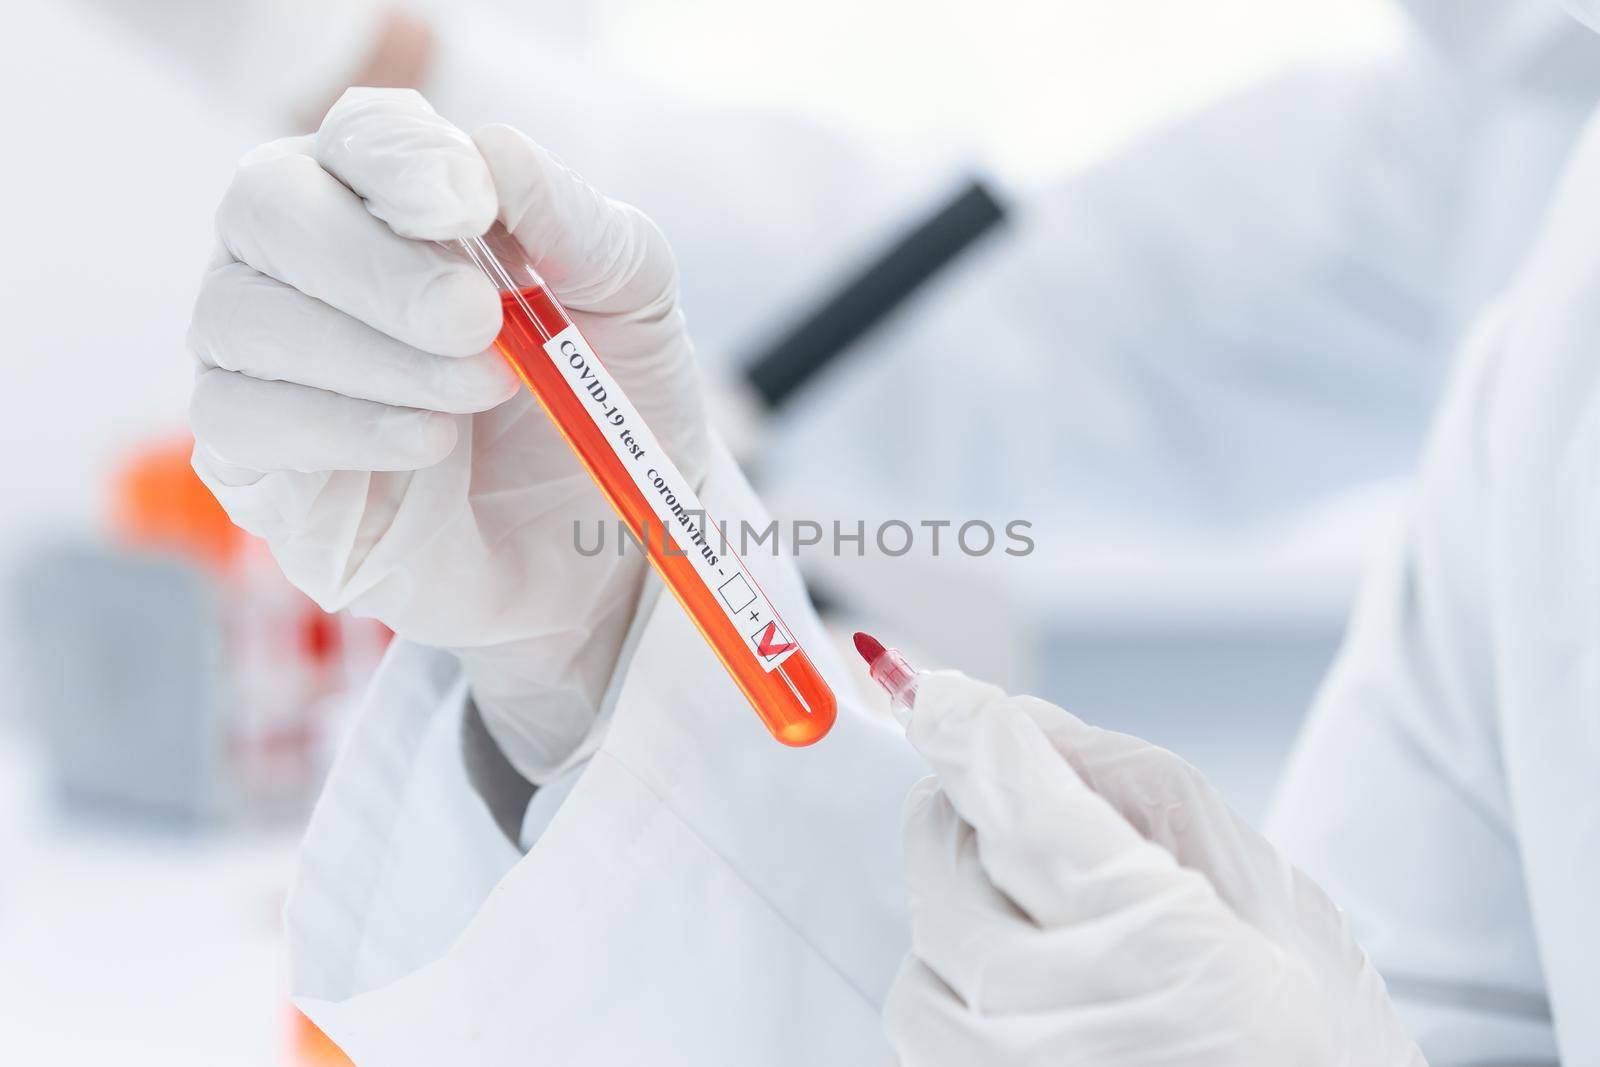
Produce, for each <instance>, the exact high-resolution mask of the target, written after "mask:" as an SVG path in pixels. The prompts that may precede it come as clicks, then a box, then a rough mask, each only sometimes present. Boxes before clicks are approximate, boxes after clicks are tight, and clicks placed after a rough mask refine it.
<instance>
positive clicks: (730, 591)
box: [717, 574, 756, 611]
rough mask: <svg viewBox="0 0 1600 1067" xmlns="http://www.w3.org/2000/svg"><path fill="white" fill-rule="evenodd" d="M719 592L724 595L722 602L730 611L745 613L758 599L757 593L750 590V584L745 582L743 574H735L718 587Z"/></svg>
mask: <svg viewBox="0 0 1600 1067" xmlns="http://www.w3.org/2000/svg"><path fill="white" fill-rule="evenodd" d="M717 592H719V593H721V594H722V602H723V603H724V604H726V605H728V610H730V611H743V610H744V609H745V608H747V607H749V606H750V605H751V604H752V603H753V602H754V601H755V599H756V591H755V590H754V589H751V588H750V583H749V582H747V581H745V580H744V575H742V574H735V575H734V576H733V577H732V578H729V579H728V580H727V581H725V582H723V583H722V584H721V585H720V586H718V587H717Z"/></svg>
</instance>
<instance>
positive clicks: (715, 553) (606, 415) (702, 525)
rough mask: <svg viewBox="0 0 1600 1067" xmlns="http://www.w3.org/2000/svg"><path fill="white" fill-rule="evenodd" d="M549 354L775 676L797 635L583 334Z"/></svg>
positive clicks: (559, 337) (573, 330) (570, 335)
mask: <svg viewBox="0 0 1600 1067" xmlns="http://www.w3.org/2000/svg"><path fill="white" fill-rule="evenodd" d="M544 351H545V355H547V356H549V357H550V361H551V362H552V363H554V364H555V366H556V369H557V370H559V371H560V372H561V376H562V377H563V378H565V379H566V381H567V384H568V385H570V386H571V387H572V391H573V393H575V394H576V395H577V396H578V398H579V399H580V400H585V401H587V402H586V403H585V404H584V405H583V409H584V410H585V411H587V412H588V413H589V417H590V418H591V419H593V420H594V424H595V426H597V427H598V428H599V430H600V433H601V436H603V437H604V438H605V439H606V440H607V441H608V442H610V444H611V450H612V451H613V452H615V453H616V455H617V458H618V459H619V460H621V461H622V466H623V469H624V470H626V471H627V472H628V477H630V478H632V479H633V484H634V485H636V486H638V487H639V492H641V493H643V494H644V498H645V500H646V501H648V502H649V504H650V510H652V511H654V512H655V515H656V518H657V519H659V520H661V524H662V527H663V528H664V529H666V530H668V531H670V532H671V533H672V538H673V540H674V541H676V542H677V543H678V550H679V551H681V552H682V553H683V554H684V556H685V557H686V558H687V559H688V560H689V562H690V563H692V564H693V565H694V570H695V573H696V574H698V575H699V576H700V580H701V581H702V582H704V583H705V585H706V588H707V589H709V590H710V591H711V593H712V596H713V599H715V600H716V602H717V606H718V607H720V608H721V609H722V612H723V614H725V615H726V616H728V619H729V621H730V622H732V623H733V626H734V629H736V630H738V631H739V633H741V634H743V635H744V639H745V643H746V644H747V645H749V646H750V652H751V654H752V655H754V656H755V658H756V662H757V663H759V664H761V666H762V668H763V669H765V670H768V671H770V670H772V669H773V668H774V667H776V666H777V665H778V664H780V663H782V662H783V661H784V660H786V659H788V658H789V656H790V655H792V654H793V653H794V651H795V650H796V649H797V648H798V647H799V646H798V645H797V644H796V643H795V640H794V635H793V634H791V633H790V632H789V630H788V628H787V627H785V626H784V625H783V620H782V619H780V618H779V617H778V612H777V610H776V609H775V608H773V606H772V602H771V601H769V600H768V599H767V598H766V595H765V594H764V593H762V591H761V587H760V586H759V585H757V584H756V581H755V579H754V578H753V577H751V575H750V572H749V571H748V570H746V569H745V565H744V563H743V561H742V560H740V559H739V557H738V556H737V555H735V554H734V552H733V549H732V548H731V547H729V546H728V544H727V543H726V539H725V538H724V536H723V532H722V531H721V530H720V529H718V528H717V527H716V526H715V525H713V523H712V520H711V518H710V516H708V515H707V514H706V509H705V506H704V505H702V504H701V503H700V498H699V497H698V496H696V495H695V491H694V489H693V488H692V487H691V486H690V485H689V479H688V478H685V477H684V476H683V473H682V472H681V471H679V470H678V468H677V465H676V464H674V463H673V462H672V460H671V459H670V458H668V456H667V453H666V450H665V449H663V448H662V447H661V443H660V442H659V441H657V440H656V438H655V435H654V434H652V433H651V432H650V427H648V426H646V425H645V423H644V419H643V418H642V417H641V416H640V415H639V412H638V410H637V409H636V408H635V407H634V406H633V404H632V403H631V402H630V401H629V400H628V397H627V394H626V393H624V392H623V391H622V387H621V386H619V385H618V384H617V382H616V379H614V378H612V377H611V375H610V373H609V372H607V371H606V369H605V367H603V366H602V365H601V364H600V361H599V360H598V359H596V358H595V354H594V350H593V349H591V348H590V347H589V345H588V342H586V341H584V339H583V335H582V334H581V333H579V332H578V328H577V327H576V326H568V327H567V328H566V329H565V330H562V331H561V332H560V333H558V334H556V335H555V336H554V337H552V338H550V340H548V341H546V342H545V343H544ZM645 532H646V535H649V534H650V532H651V531H648V530H647V531H645ZM657 536H659V531H657Z"/></svg>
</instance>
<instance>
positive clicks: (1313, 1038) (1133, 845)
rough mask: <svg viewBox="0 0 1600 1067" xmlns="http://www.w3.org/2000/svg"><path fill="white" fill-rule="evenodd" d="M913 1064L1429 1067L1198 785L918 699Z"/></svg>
mask: <svg viewBox="0 0 1600 1067" xmlns="http://www.w3.org/2000/svg"><path fill="white" fill-rule="evenodd" d="M907 735H908V737H909V738H910V739H911V741H912V743H913V744H914V745H915V746H916V747H917V749H918V750H919V751H921V753H922V754H923V756H924V757H925V758H927V760H928V761H929V763H930V764H931V765H932V766H933V768H934V770H935V772H936V773H937V777H936V778H930V779H926V780H925V781H923V782H922V783H919V785H918V786H917V788H916V789H914V790H913V791H912V794H911V797H910V799H909V800H908V802H907V816H906V831H905V833H906V866H907V874H908V879H909V884H910V891H911V916H912V918H911V924H912V930H911V936H912V954H911V956H910V957H909V958H908V959H907V961H906V963H905V965H904V966H903V967H902V968H901V971H900V974H899V975H898V976H897V978H896V980H895V984H894V987H893V989H892V990H891V992H890V995H889V1001H888V1004H887V1006H886V1008H885V1016H886V1024H887V1027H888V1030H889V1034H890V1038H891V1040H892V1041H893V1043H894V1045H895V1047H896V1049H897V1050H898V1051H899V1054H900V1056H901V1057H902V1060H903V1062H905V1063H908V1064H915V1065H929V1064H931V1065H944V1064H949V1065H952V1067H955V1065H960V1067H968V1065H970V1064H984V1065H986V1067H987V1065H995V1064H1051V1065H1054V1064H1063V1063H1071V1064H1075V1065H1081V1067H1102V1065H1103V1067H1110V1065H1116V1067H1132V1065H1136V1064H1137V1065H1153V1064H1162V1065H1177V1064H1183V1065H1186V1067H1206V1065H1215V1067H1254V1065H1257V1064H1259V1065H1262V1067H1284V1065H1289V1064H1293V1065H1294V1067H1319V1065H1334V1064H1338V1065H1352V1067H1353V1065H1357V1064H1361V1065H1372V1067H1378V1065H1384V1067H1399V1065H1420V1064H1422V1063H1423V1060H1422V1055H1421V1053H1419V1052H1418V1051H1417V1049H1416V1046H1415V1045H1413V1044H1412V1043H1411V1041H1410V1040H1409V1039H1408V1038H1407V1037H1406V1035H1405V1033H1404V1032H1403V1031H1402V1030H1401V1028H1400V1025H1399V1023H1398V1022H1397V1021H1396V1019H1395V1016H1394V1014H1393V1013H1392V1011H1391V1009H1390V1005H1389V999H1388V994H1387V992H1386V991H1385V989H1384V984H1383V981H1382V979H1381V978H1379V977H1378V975H1377V973H1376V972H1375V971H1373V969H1372V967H1371V966H1370V965H1369V964H1368V962H1367V959H1366V956H1365V955H1364V954H1363V953H1362V951H1361V949H1360V948H1359V947H1358V946H1357V945H1356V944H1355V943H1354V942H1353V941H1352V940H1351V939H1350V936H1349V934H1348V933H1347V931H1346V929H1345V926H1344V923H1343V920H1342V918H1341V916H1340V914H1339V911H1338V909H1336V908H1335V907H1334V906H1333V904H1332V903H1330V902H1329V900H1328V898H1327V897H1326V896H1324V895H1323V893H1322V892H1321V890H1319V889H1318V888H1317V887H1316V886H1315V885H1314V884H1312V883H1311V882H1310V881H1309V880H1307V879H1306V878H1305V877H1304V876H1303V875H1301V874H1299V873H1298V872H1297V871H1295V870H1294V869H1293V868H1292V867H1290V866H1289V865H1288V864H1287V863H1286V862H1284V860H1283V859H1282V858H1281V857H1280V856H1279V855H1278V854H1277V852H1276V851H1275V850H1274V849H1273V847H1272V846H1271V845H1270V844H1269V843H1268V842H1267V841H1266V839H1264V838H1263V837H1261V836H1260V835H1259V834H1257V833H1256V832H1255V831H1254V830H1252V829H1251V828H1250V827H1249V826H1247V825H1245V823H1244V822H1242V821H1241V820H1240V819H1239V818H1238V817H1237V816H1235V815H1234V814H1233V813H1232V812H1231V811H1229V810H1228V808H1227V806H1226V805H1225V804H1224V803H1223V802H1222V800H1221V799H1220V798H1219V797H1218V796H1217V795H1216V793H1215V792H1213V791H1212V790H1211V788H1210V787H1209V786H1208V785H1207V784H1206V782H1205V780H1204V779H1203V778H1201V777H1200V775H1199V773H1198V772H1196V771H1195V770H1194V769H1193V768H1192V767H1190V766H1189V765H1187V764H1186V763H1184V762H1183V761H1181V760H1179V759H1178V758H1177V757H1175V756H1173V755H1172V754H1171V753H1169V752H1166V751H1164V750H1162V749H1159V748H1156V747H1154V746H1152V745H1149V744H1146V743H1145V742H1143V741H1140V740H1138V739H1137V738H1133V737H1128V736H1126V735H1123V734H1115V733H1110V732H1108V731H1105V730H1099V729H1096V728H1094V727H1092V726H1086V725H1084V724H1083V723H1082V722H1080V721H1078V720H1077V719H1076V718H1074V717H1073V716H1072V715H1069V714H1068V713H1067V712H1065V711H1062V710H1061V709H1060V708H1057V707H1055V706H1053V705H1051V704H1047V703H1045V702H1044V701H1042V700H1036V699H1033V698H1031V697H1008V696H1007V695H1006V694H1005V693H1003V692H1001V691H1000V690H999V689H996V688H994V687H993V686H989V685H985V684H982V683H980V682H975V681H972V680H970V679H968V678H966V677H964V676H961V675H956V674H937V675H932V676H930V677H928V678H926V679H924V680H923V684H922V686H921V688H920V691H919V692H918V694H917V702H916V709H915V710H914V711H913V712H912V716H911V722H910V726H909V727H908V731H907Z"/></svg>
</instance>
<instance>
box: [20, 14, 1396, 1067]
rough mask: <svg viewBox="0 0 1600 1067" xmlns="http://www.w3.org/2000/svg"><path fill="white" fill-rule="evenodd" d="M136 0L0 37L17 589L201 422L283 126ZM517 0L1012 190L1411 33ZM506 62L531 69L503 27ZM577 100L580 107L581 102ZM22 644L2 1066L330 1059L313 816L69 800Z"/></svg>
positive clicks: (671, 73)
mask: <svg viewBox="0 0 1600 1067" xmlns="http://www.w3.org/2000/svg"><path fill="white" fill-rule="evenodd" d="M117 6H118V5H117V4H112V3H105V4H90V3H86V2H79V0H60V2H57V3H52V4H35V5H24V6H19V7H17V8H16V9H14V10H13V11H11V12H10V13H9V18H8V26H7V32H6V33H4V34H0V91H3V94H4V99H5V100H6V101H7V105H8V106H7V117H8V123H7V134H8V137H9V143H10V144H11V146H12V147H11V149H10V150H9V151H8V153H7V165H6V167H5V170H4V172H3V173H0V189H3V193H4V195H3V199H0V203H3V205H4V208H5V213H6V228H7V233H8V241H7V247H9V248H10V250H11V251H10V253H9V255H8V256H7V258H6V260H5V262H4V264H3V265H0V323H3V324H4V326H5V329H6V333H5V338H6V340H5V345H4V348H3V355H0V359H3V360H4V364H5V372H6V376H7V385H6V387H5V388H4V389H0V486H3V487H4V490H5V492H6V500H5V503H4V506H3V514H4V515H5V519H4V520H3V522H0V573H3V574H5V575H8V576H9V575H11V574H12V573H13V572H14V571H15V570H16V569H17V567H18V566H19V561H21V560H23V559H24V558H26V556H27V553H29V552H30V551H31V550H32V549H33V548H34V547H35V546H38V545H39V544H41V543H48V542H52V541H58V540H62V539H71V538H92V537H94V536H96V531H98V530H100V529H102V528H103V525H104V523H105V521H106V510H107V502H108V499H109V489H108V486H109V482H110V477H111V472H112V471H113V470H114V469H115V468H116V467H117V465H118V464H119V462H120V460H121V457H122V456H123V454H124V451H125V450H126V449H128V448H130V447H132V446H134V445H137V444H140V443H142V442H144V441H146V440H148V439H149V438H150V437H151V436H152V435H161V434H163V433H167V432H170V431H174V430H177V431H181V430H182V428H183V426H184V420H185V405H186V393H187V389H188V383H189V378H190V363H189V359H188V357H187V356H186V355H185V352H184V331H185V326H186V320H187V316H188V311H189V305H190V301H191V299H192V297H193V293H194V291H195V288H196V284H197V280H198V277H199V273H200V271H201V269H202V267H203V265H204V263H205V261H206V258H207V255H208V253H209V251H210V218H211V213H212V210H213V206H214V205H215V203H216V201H217V199H218V198H219V196H220V194H221V192H222V190H223V188H224V187H225V185H226V182H227V180H228V177H229V174H230V172H231V169H232V165H233V161H234V159H235V158H236V157H237V156H238V155H240V154H241V153H242V152H243V151H244V150H246V149H247V148H249V147H250V146H252V145H254V144H256V143H258V142H259V141H261V140H263V139H266V138H267V137H270V136H275V135H277V134H280V133H282V132H288V131H286V129H285V126H284V119H283V117H282V116H277V115H269V114H261V113H252V112H251V111H250V110H249V109H247V108H246V107H244V106H242V105H241V104H239V103H237V102H235V101H233V100H229V99H223V98H220V97H219V95H218V94H217V92H216V90H215V88H214V86H213V85H212V84H211V83H206V82H202V81H199V80H197V79H196V78H195V76H194V75H193V74H191V72H190V71H189V70H187V69H185V68H184V67H183V66H182V65H181V64H179V63H177V62H175V61H174V60H173V58H172V56H171V55H169V54H166V53H163V52H160V51H158V50H157V49H156V48H154V47H152V46H151V43H150V40H149V38H148V36H147V35H144V34H140V33H137V32H134V31H132V30H131V29H130V28H129V24H128V22H126V21H122V20H114V19H110V18H108V17H107V16H106V10H107V9H109V8H114V7H117ZM121 7H122V8H123V13H124V15H127V14H128V13H129V11H130V10H132V9H136V8H137V7H138V5H136V4H134V3H133V2H132V0H122V3H121ZM471 8H472V5H471V4H468V3H445V2H444V0H437V2H436V3H434V4H433V5H432V9H431V13H432V15H433V16H434V17H435V18H436V19H438V20H440V24H441V25H447V24H448V20H450V19H453V18H461V17H464V13H465V12H467V11H469V10H470V9H471ZM420 10H424V11H428V10H429V8H428V6H426V5H424V6H423V7H422V8H421V9H420ZM501 14H502V15H504V16H506V17H510V18H514V19H516V20H517V21H518V22H519V23H520V24H521V25H523V26H524V27H525V29H526V32H527V33H528V34H529V35H530V39H534V40H539V41H542V42H543V43H544V44H545V46H548V44H549V43H550V42H552V41H558V42H561V44H562V47H563V48H565V49H567V50H568V52H569V55H570V56H571V57H573V58H575V59H577V60H579V61H581V62H584V63H588V62H595V63H597V64H603V65H605V66H607V67H620V68H624V69H628V70H630V71H631V72H632V74H633V75H634V76H635V77H637V78H638V79H640V80H641V81H643V82H644V83H646V84H650V85H654V86H656V87H657V91H659V92H661V93H666V94H672V95H676V96H678V97H680V98H681V99H683V100H684V101H686V102H688V103H689V104H692V105H697V106H698V105H707V106H738V107H741V108H746V109H749V108H755V109H765V110H770V111H771V112H773V113H775V114H779V115H785V116H790V117H798V118H802V119H805V120H809V121H811V122H815V123H818V124H821V125H824V126H827V127H829V128H831V129H832V130H834V131H837V132H838V133H840V134H842V135H844V136H846V137H848V138H850V139H853V140H857V141H860V142H864V143H868V144H872V145H874V146H876V147H877V148H879V149H882V150H884V151H885V152H886V153H888V154H894V153H898V152H902V151H903V152H904V153H906V154H909V155H912V156H916V157H925V158H929V159H939V160H946V161H951V162H952V163H970V164H977V165H982V166H984V167H986V168H987V169H988V170H989V171H990V172H991V173H993V174H995V175H997V176H998V177H999V178H1001V179H1002V180H1003V181H1005V182H1008V183H1010V184H1012V185H1014V186H1017V187H1024V186H1029V185H1033V184H1037V183H1041V182H1045V181H1048V180H1050V179H1053V178H1056V177H1059V176H1060V175H1061V174H1063V173H1066V172H1068V171H1070V170H1072V169H1074V168H1079V167H1082V166H1084V165H1086V164H1088V163H1091V162H1092V161H1094V160H1096V159H1099V158H1101V157H1103V156H1104V155H1105V154H1106V153H1108V152H1110V151H1112V150H1114V149H1115V148H1116V147H1117V146H1119V145H1122V144H1124V143H1126V142H1127V141H1128V140H1129V139H1130V138H1132V137H1134V136H1136V135H1137V134H1138V133H1139V132H1140V131H1141V130H1143V129H1146V128H1148V127H1149V126H1150V125H1151V124H1153V123H1156V122H1158V121H1160V120H1163V119H1166V118H1170V117H1172V116H1174V115H1177V114H1180V113H1182V112H1185V111H1188V110H1192V109H1194V108H1196V107H1198V106H1200V105H1202V104H1203V103H1205V102H1206V101H1208V100H1211V99H1214V98H1216V97H1218V96H1219V95H1221V94H1224V93H1226V92H1228V91H1230V90H1232V89H1235V88H1237V87H1240V86H1242V85H1246V84H1248V83H1250V82H1253V81H1255V80H1258V79H1260V78H1262V77H1264V76H1266V75H1268V74H1270V73H1272V72H1274V71H1277V70H1281V69H1283V68H1286V67H1290V66H1296V65H1303V64H1308V63H1310V64H1325V63H1345V62H1353V61H1356V60H1359V59H1363V58H1369V57H1373V56H1377V55H1381V54H1383V53H1384V52H1386V51H1387V50H1389V49H1392V48H1394V47H1395V46H1396V43H1397V41H1398V40H1399V38H1400V35H1401V33H1402V32H1403V29H1402V23H1401V21H1400V19H1399V17H1398V16H1397V15H1396V14H1395V12H1394V11H1393V10H1392V9H1391V8H1390V6H1389V5H1388V4H1386V3H1382V2H1379V0H1345V2H1344V3H1338V4H1332V3H1314V2H1311V0H1216V2H1212V3H1208V4H1195V3H1192V2H1185V0H1144V2H1142V3H1138V4H1128V3H1119V2H1116V0H1066V2H1062V0H1051V2H1044V0H1037V2H1020V0H865V2H864V0H812V2H811V3H809V4H807V5H804V7H803V8H798V9H797V8H796V7H795V6H793V5H781V6H780V5H760V4H751V3H749V2H748V0H742V2H735V0H673V2H671V3H668V2H664V0H628V2H624V0H618V2H614V3H604V2H596V3H591V4H587V5H584V4H581V3H580V4H575V5H565V6H563V7H561V8H557V7H555V6H554V5H542V4H539V3H533V4H519V5H512V4H510V3H505V4H504V5H503V10H502V11H501ZM132 17H133V18H135V19H136V18H138V17H139V16H138V13H137V11H136V10H134V12H133V15H132ZM481 62H482V63H483V64H484V65H485V66H486V67H500V68H513V67H515V66H516V65H517V64H518V63H519V62H521V60H520V59H519V50H518V48H517V47H516V43H515V42H514V41H511V40H508V41H506V42H505V47H504V48H503V49H501V50H500V51H499V52H498V53H497V54H485V55H483V56H482V57H481ZM560 106H562V107H563V108H568V109H577V110H580V111H581V109H582V108H583V106H584V97H583V93H582V90H581V88H580V89H575V90H574V91H573V93H572V95H571V97H570V98H569V99H566V100H563V101H561V103H560ZM912 206H914V205H908V210H909V208H910V207H912ZM714 207H715V206H714V205H709V204H708V205H707V210H708V211H709V210H714ZM840 236H841V240H840V247H841V249H847V248H848V247H849V245H850V242H849V240H848V235H840ZM23 624H24V625H26V620H23ZM8 632H10V631H8ZM0 654H3V659H0V670H3V673H0V699H3V701H4V704H3V708H4V712H3V713H0V1062H4V1063H14V1064H30V1065H49V1064H90V1063H95V1064H99V1063H118V1064H140V1063H150V1064H161V1065H163V1067H175V1065H182V1064H191V1063H192V1064H207V1065H215V1064H240V1065H244V1064H286V1063H292V1062H297V1060H296V1059H295V1057H296V1056H300V1057H302V1060H301V1061H299V1062H311V1060H310V1059H309V1058H306V1057H309V1056H311V1053H309V1052H305V1051H301V1052H296V1051H295V1050H294V1047H293V1045H292V1042H291V1028H290V1013H289V1008H288V1005H287V1001H286V999H285V996H284V994H283V980H282V965H281V959H280V956H279V935H278V931H277V926H276V919H275V916H276V909H277V906H278V902H279V900H280V899H281V896H282V893H283V890H284V887H285V883H286V878H287V873H288V869H289V863H290V859H291V855H292V847H293V839H294V831H295V828H294V825H293V823H292V822H289V823H283V822H278V823H274V824H271V825H269V826H267V827H265V828H254V829H249V830H242V829H238V828H232V829H230V830H229V831H228V832H219V831H212V832H209V833H208V832H199V833H190V832H184V831H179V830H174V831H170V832H169V831H157V830H151V829H149V828H139V827H134V826H121V825H118V824H115V823H111V824H107V823H104V822H100V821H95V820H83V819H79V818H76V817H74V816H72V815H70V814H63V813H61V812H60V811H58V810H56V808H55V806H54V805H53V804H52V803H51V802H50V801H49V799H48V795H47V792H46V790H45V784H44V783H45V778H46V777H47V773H46V770H45V769H44V768H43V767H42V766H41V764H40V761H41V759H42V757H41V756H40V755H39V752H38V750H37V747H36V746H35V745H34V744H33V742H32V741H31V740H30V738H31V734H30V731H29V730H28V729H27V728H25V726H24V724H25V723H26V721H27V720H28V716H27V714H26V711H27V709H26V708H25V707H24V706H23V704H24V702H25V701H26V700H27V699H29V698H28V697H27V696H25V694H24V691H23V688H22V686H21V684H20V682H19V676H20V675H21V674H22V673H23V672H22V670H21V668H22V666H23V665H22V664H20V663H19V662H18V660H19V656H20V653H19V651H18V648H17V645H16V644H15V643H14V642H11V641H8V642H7V643H5V644H4V645H0Z"/></svg>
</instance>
